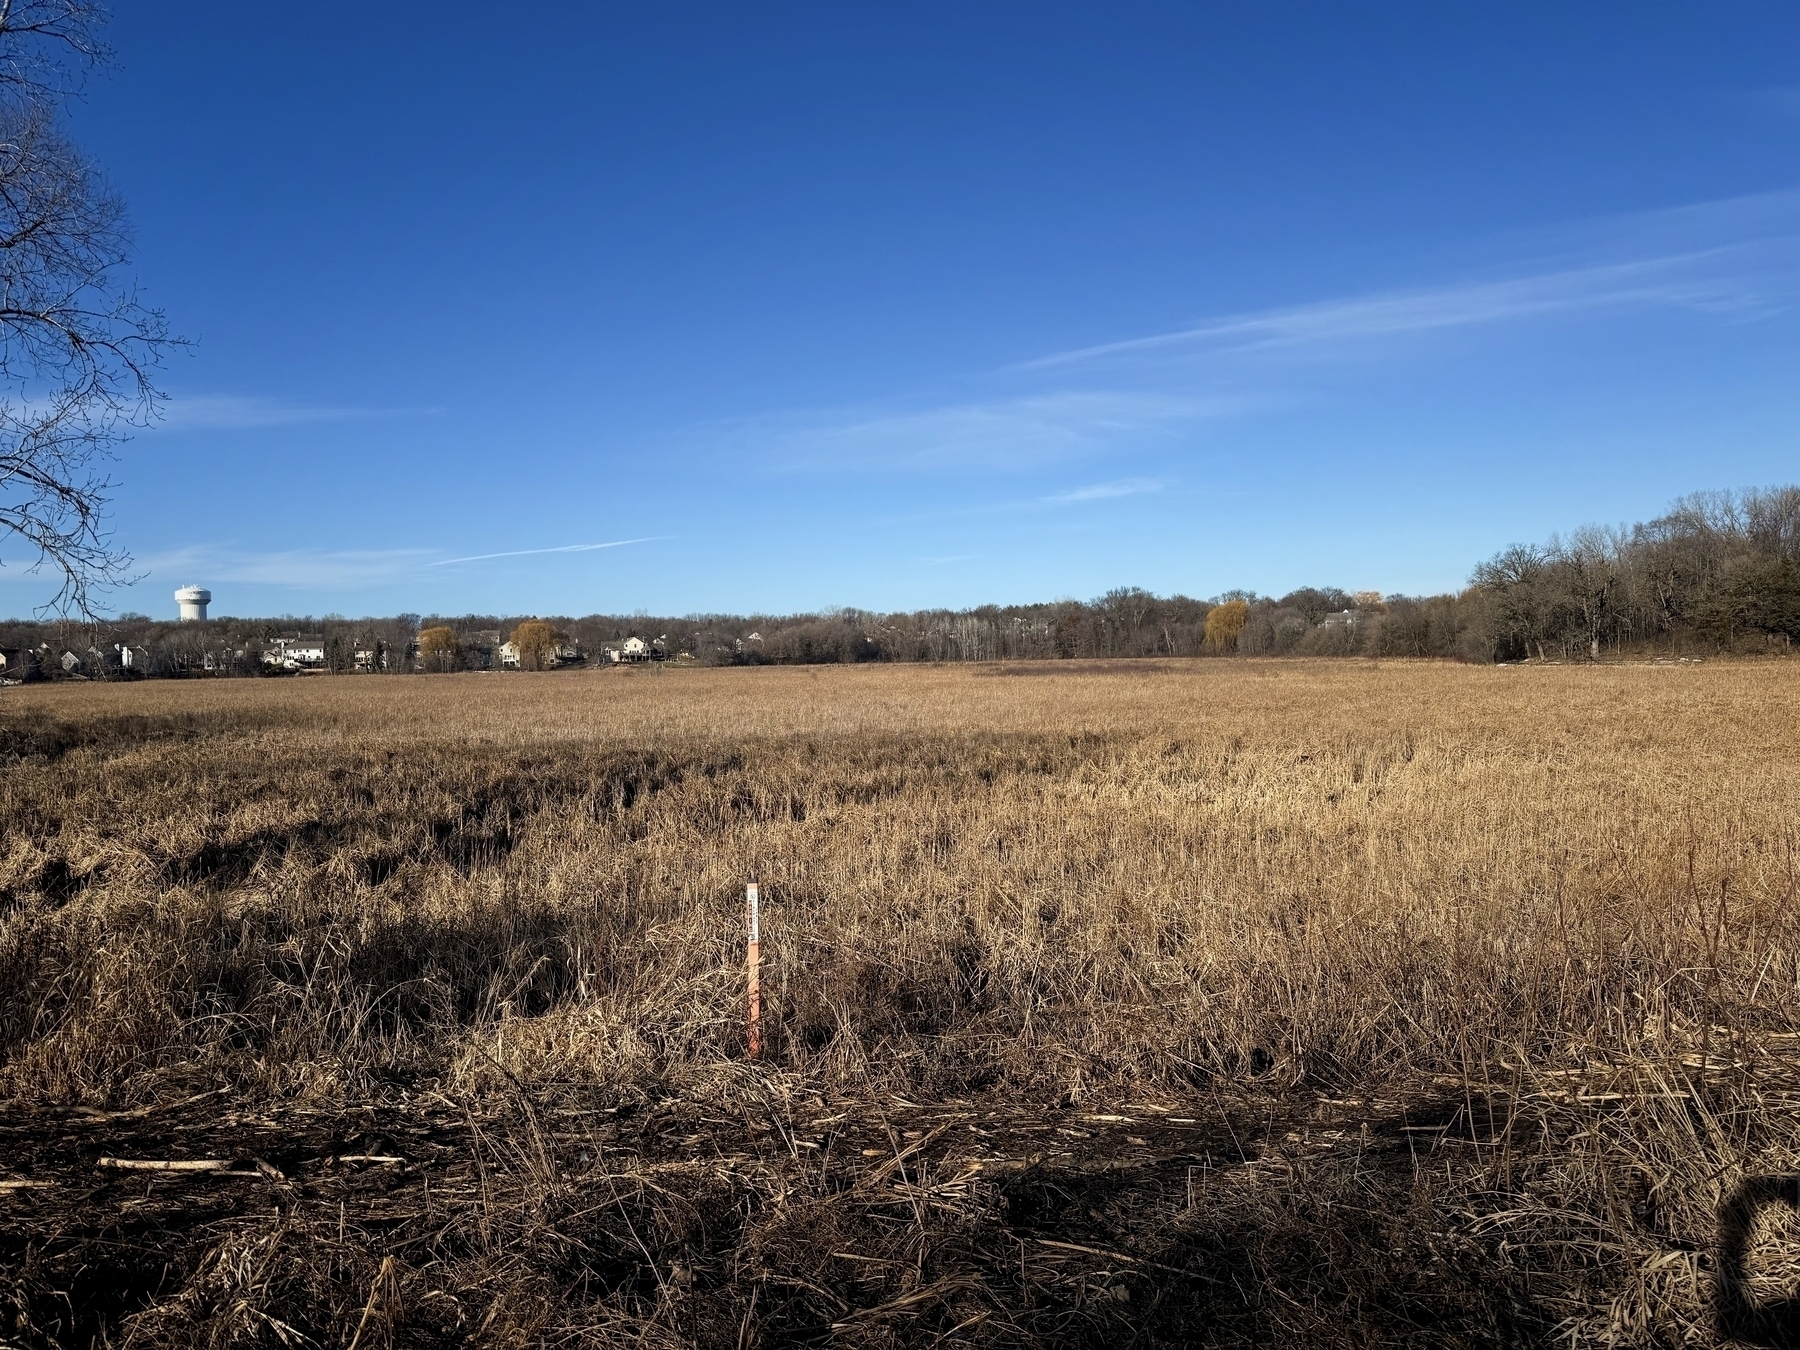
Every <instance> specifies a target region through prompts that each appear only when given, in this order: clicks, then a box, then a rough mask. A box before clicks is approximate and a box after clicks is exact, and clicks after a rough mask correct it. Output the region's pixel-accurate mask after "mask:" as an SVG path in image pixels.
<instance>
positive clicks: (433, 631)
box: [419, 625, 462, 672]
mask: <svg viewBox="0 0 1800 1350" xmlns="http://www.w3.org/2000/svg"><path fill="white" fill-rule="evenodd" d="M461 664H462V644H461V643H459V642H458V641H457V640H456V630H455V629H454V628H451V627H449V626H448V625H440V626H438V627H436V628H425V629H421V630H420V632H419V665H420V666H421V667H422V668H423V669H425V670H436V671H440V672H441V671H446V670H455V669H456V668H457V667H458V666H460V665H461Z"/></svg>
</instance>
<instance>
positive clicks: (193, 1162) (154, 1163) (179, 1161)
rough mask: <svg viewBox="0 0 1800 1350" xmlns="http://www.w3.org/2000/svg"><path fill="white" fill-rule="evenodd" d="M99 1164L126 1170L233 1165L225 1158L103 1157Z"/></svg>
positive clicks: (221, 1168)
mask: <svg viewBox="0 0 1800 1350" xmlns="http://www.w3.org/2000/svg"><path fill="white" fill-rule="evenodd" d="M99 1165H100V1166H101V1167H116V1168H118V1169H120V1170H121V1171H125V1172H223V1171H224V1170H225V1169H226V1168H228V1167H230V1166H231V1164H230V1163H228V1162H227V1161H225V1159H223V1158H102V1159H100V1163H99Z"/></svg>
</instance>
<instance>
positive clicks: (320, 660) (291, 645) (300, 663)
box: [262, 633, 325, 670]
mask: <svg viewBox="0 0 1800 1350" xmlns="http://www.w3.org/2000/svg"><path fill="white" fill-rule="evenodd" d="M262 659H263V661H264V663H265V664H268V665H271V666H280V667H281V668H282V669H283V670H316V669H318V668H319V667H321V666H323V665H324V664H325V639H324V637H323V636H322V635H321V634H318V633H289V634H286V635H284V636H282V637H278V638H276V639H275V640H274V641H273V642H271V643H270V644H269V646H268V648H267V649H266V650H265V651H264V652H263V655H262Z"/></svg>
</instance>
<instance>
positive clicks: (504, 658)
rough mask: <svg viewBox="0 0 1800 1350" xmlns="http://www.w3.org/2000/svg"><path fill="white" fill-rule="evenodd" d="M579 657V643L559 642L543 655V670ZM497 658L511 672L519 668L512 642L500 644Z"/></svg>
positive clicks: (517, 650) (517, 649)
mask: <svg viewBox="0 0 1800 1350" xmlns="http://www.w3.org/2000/svg"><path fill="white" fill-rule="evenodd" d="M627 640H628V641H631V642H637V641H639V640H640V639H637V638H630V639H627ZM581 655H582V653H581V644H580V643H579V642H559V643H557V645H556V646H554V647H552V648H551V649H550V650H549V651H548V652H546V653H545V654H544V668H545V669H546V670H548V669H549V668H550V667H552V666H566V665H568V664H569V662H571V661H579V660H581ZM499 657H500V664H501V665H503V666H506V667H508V668H509V669H512V670H517V669H518V668H519V648H518V646H517V645H516V644H514V643H513V642H511V641H507V642H503V643H501V644H500V652H499ZM618 659H619V658H618V657H616V656H615V657H614V658H613V660H615V661H616V660H618ZM639 659H642V658H639Z"/></svg>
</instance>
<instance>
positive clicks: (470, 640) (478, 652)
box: [457, 628, 516, 670]
mask: <svg viewBox="0 0 1800 1350" xmlns="http://www.w3.org/2000/svg"><path fill="white" fill-rule="evenodd" d="M457 643H458V645H460V646H461V647H462V655H463V664H464V665H465V666H467V667H468V668H469V669H470V670H498V669H500V667H502V666H504V665H505V664H506V663H507V662H506V652H505V648H506V647H507V646H508V645H510V644H508V642H507V641H506V634H504V633H502V632H501V631H500V630H499V629H498V628H481V629H477V630H476V631H475V632H473V633H461V634H458V636H457ZM515 664H516V661H515Z"/></svg>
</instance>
